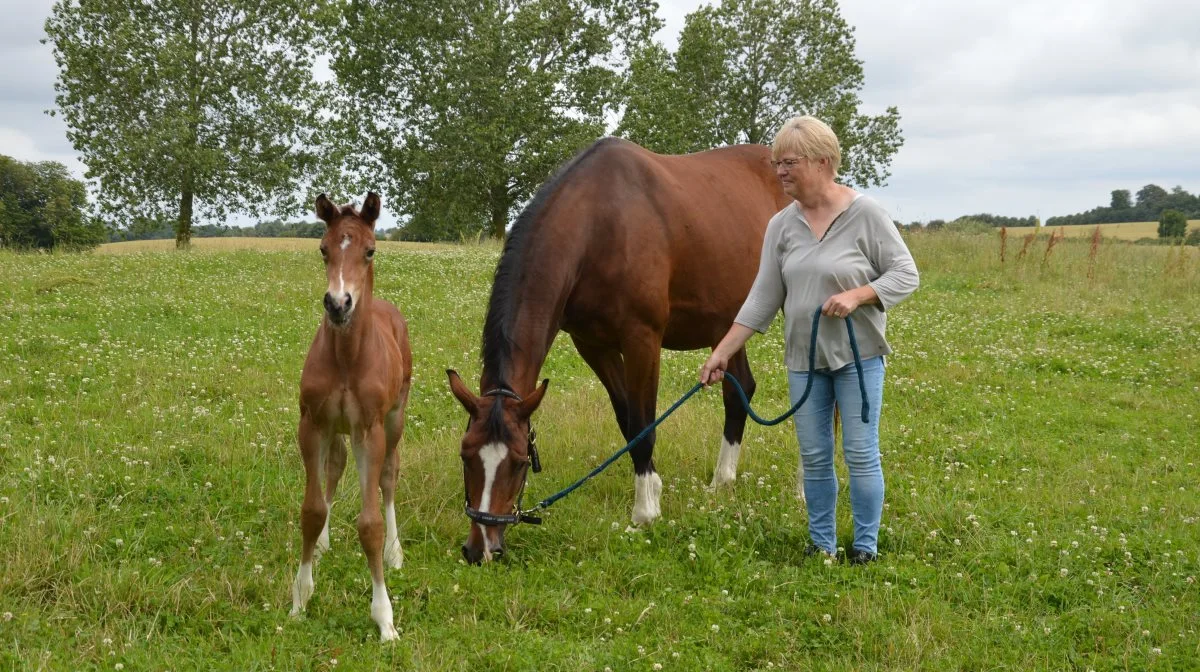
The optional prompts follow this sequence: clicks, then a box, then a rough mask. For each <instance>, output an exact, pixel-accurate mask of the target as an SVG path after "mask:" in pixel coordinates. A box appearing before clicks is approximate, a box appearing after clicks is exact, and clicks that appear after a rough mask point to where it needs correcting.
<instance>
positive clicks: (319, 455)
mask: <svg viewBox="0 0 1200 672" xmlns="http://www.w3.org/2000/svg"><path fill="white" fill-rule="evenodd" d="M298 438H299V443H300V456H301V458H302V459H303V460H304V504H303V505H302V506H301V507H300V531H301V534H302V536H303V544H302V546H301V549H300V569H299V571H297V572H296V580H295V582H294V583H293V584H292V616H299V615H300V614H301V613H303V612H304V608H305V606H306V605H307V604H308V600H309V598H310V597H312V594H313V588H314V584H313V574H312V565H313V557H314V555H315V552H316V547H317V538H318V537H319V536H320V534H321V530H322V529H323V528H324V526H325V522H326V520H328V517H329V505H328V504H327V503H326V501H325V499H324V498H323V497H322V496H321V475H322V471H323V470H322V466H323V465H324V463H325V458H326V453H327V452H328V450H329V442H330V436H329V435H328V434H326V433H323V432H322V431H321V430H320V429H319V428H318V427H316V426H315V425H314V424H313V422H312V421H311V420H310V419H309V417H308V416H307V414H304V415H301V417H300V428H299V432H298Z"/></svg>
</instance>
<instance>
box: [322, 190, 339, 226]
mask: <svg viewBox="0 0 1200 672" xmlns="http://www.w3.org/2000/svg"><path fill="white" fill-rule="evenodd" d="M337 216H338V208H337V206H336V205H334V204H333V201H331V200H329V198H328V197H326V196H325V194H321V195H320V196H317V217H320V218H321V220H322V221H324V222H325V223H326V224H332V223H333V220H334V219H336V218H337Z"/></svg>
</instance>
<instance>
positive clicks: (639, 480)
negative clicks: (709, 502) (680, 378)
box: [624, 340, 662, 525]
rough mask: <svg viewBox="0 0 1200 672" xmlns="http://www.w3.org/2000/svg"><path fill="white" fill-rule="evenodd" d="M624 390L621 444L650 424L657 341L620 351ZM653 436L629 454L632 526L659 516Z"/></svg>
mask: <svg viewBox="0 0 1200 672" xmlns="http://www.w3.org/2000/svg"><path fill="white" fill-rule="evenodd" d="M624 355H625V389H626V390H627V391H628V394H629V416H628V417H629V421H628V423H627V425H626V428H627V432H626V436H625V440H626V441H629V440H632V439H633V437H635V436H637V435H638V434H639V433H641V431H642V430H643V429H645V428H646V427H647V426H648V425H650V424H651V423H653V422H654V418H655V414H656V407H657V397H658V372H659V347H658V340H653V341H641V342H638V343H636V344H635V345H634V346H633V347H632V348H629V347H627V348H626V349H625V350H624ZM654 440H655V432H654V431H651V432H649V433H648V434H646V436H645V437H644V438H643V439H642V440H641V441H638V443H637V445H635V446H633V447H632V448H630V450H629V455H630V457H632V458H633V474H634V476H633V492H634V499H633V524H634V525H646V524H649V523H652V522H654V520H655V519H656V518H658V517H659V516H661V515H662V505H661V500H662V478H660V477H659V475H658V472H657V471H656V470H655V469H654Z"/></svg>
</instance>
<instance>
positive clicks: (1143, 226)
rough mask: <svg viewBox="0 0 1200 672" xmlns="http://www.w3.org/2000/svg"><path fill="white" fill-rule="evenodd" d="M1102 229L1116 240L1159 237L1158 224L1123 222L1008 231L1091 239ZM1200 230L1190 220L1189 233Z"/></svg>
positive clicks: (1198, 223)
mask: <svg viewBox="0 0 1200 672" xmlns="http://www.w3.org/2000/svg"><path fill="white" fill-rule="evenodd" d="M1097 226H1099V227H1100V235H1101V236H1103V237H1105V238H1114V239H1116V240H1140V239H1142V238H1157V237H1158V222H1123V223H1120V224H1091V225H1079V226H1062V227H1059V226H1043V227H1037V226H1012V227H1009V229H1008V235H1010V236H1024V235H1027V234H1030V233H1032V232H1034V231H1037V232H1038V233H1041V234H1043V235H1047V236H1048V235H1050V234H1051V233H1057V232H1058V231H1059V230H1060V229H1061V230H1062V232H1063V235H1064V236H1067V237H1072V238H1090V237H1091V236H1092V233H1093V232H1094V231H1095V230H1096V227H1097ZM1195 229H1200V219H1189V220H1188V231H1193V230H1195Z"/></svg>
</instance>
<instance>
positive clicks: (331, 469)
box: [317, 434, 346, 557]
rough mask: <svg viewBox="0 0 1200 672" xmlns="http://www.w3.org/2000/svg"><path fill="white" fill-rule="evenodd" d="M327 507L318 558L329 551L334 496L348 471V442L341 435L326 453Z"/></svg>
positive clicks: (318, 543)
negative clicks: (343, 474) (339, 482)
mask: <svg viewBox="0 0 1200 672" xmlns="http://www.w3.org/2000/svg"><path fill="white" fill-rule="evenodd" d="M323 461H324V463H325V505H326V507H327V508H328V510H329V513H327V514H326V515H325V528H324V529H322V530H321V536H320V537H317V557H320V556H321V554H322V553H324V552H325V551H328V550H329V520H330V519H331V518H333V495H334V493H335V492H337V486H338V481H340V480H341V479H342V472H343V471H345V470H346V441H345V439H344V437H343V436H342V435H341V434H335V435H333V439H332V440H331V441H330V443H329V450H328V451H325V459H324V460H323Z"/></svg>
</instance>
